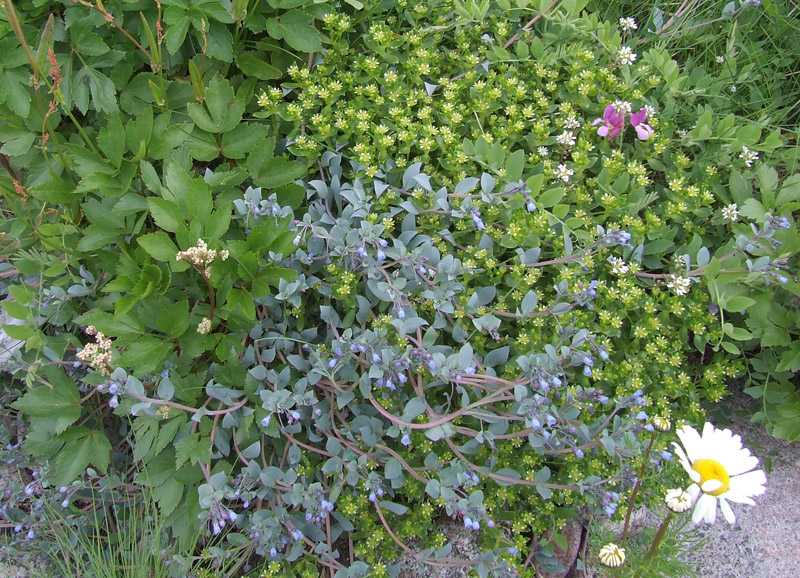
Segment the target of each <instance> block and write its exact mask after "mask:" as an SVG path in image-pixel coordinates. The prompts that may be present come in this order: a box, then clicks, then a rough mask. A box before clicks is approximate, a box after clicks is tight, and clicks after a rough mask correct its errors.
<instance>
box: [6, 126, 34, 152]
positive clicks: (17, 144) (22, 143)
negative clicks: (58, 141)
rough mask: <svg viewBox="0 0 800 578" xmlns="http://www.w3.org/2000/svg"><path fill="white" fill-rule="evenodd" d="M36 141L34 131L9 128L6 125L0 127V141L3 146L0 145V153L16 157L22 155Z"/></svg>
mask: <svg viewBox="0 0 800 578" xmlns="http://www.w3.org/2000/svg"><path fill="white" fill-rule="evenodd" d="M35 141H36V133H33V132H30V131H27V130H22V129H11V128H7V127H0V142H2V144H3V146H2V147H0V153H2V154H4V155H6V156H9V157H16V156H20V155H24V154H25V153H27V152H28V151H29V150H31V147H32V146H33V143H34V142H35Z"/></svg>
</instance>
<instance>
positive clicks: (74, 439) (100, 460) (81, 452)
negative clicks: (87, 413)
mask: <svg viewBox="0 0 800 578" xmlns="http://www.w3.org/2000/svg"><path fill="white" fill-rule="evenodd" d="M58 439H59V440H61V441H63V442H64V449H62V450H61V451H60V452H59V454H58V458H57V459H56V479H55V485H57V486H66V485H67V484H69V483H70V482H72V481H73V480H75V478H77V477H78V476H79V475H80V474H81V472H82V471H83V470H84V469H85V468H86V466H88V465H89V464H90V463H91V464H93V465H94V466H95V467H96V468H97V469H99V470H100V471H101V472H105V471H106V469H107V468H108V462H109V457H110V453H111V443H110V442H109V441H108V438H106V436H105V434H104V433H103V432H102V431H97V430H90V429H89V428H85V427H73V428H70V429H68V430H67V431H65V432H64V433H63V434H61V435H60V436H58Z"/></svg>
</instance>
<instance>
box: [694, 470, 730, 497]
mask: <svg viewBox="0 0 800 578" xmlns="http://www.w3.org/2000/svg"><path fill="white" fill-rule="evenodd" d="M698 475H699V474H698ZM723 485H724V484H723V483H722V482H720V481H719V480H715V479H713V478H712V479H710V480H706V481H705V482H703V484H702V485H701V486H700V489H702V490H703V491H704V492H706V493H708V494H710V493H711V492H716V491H717V490H719V489H720V488H721V487H722V486H723Z"/></svg>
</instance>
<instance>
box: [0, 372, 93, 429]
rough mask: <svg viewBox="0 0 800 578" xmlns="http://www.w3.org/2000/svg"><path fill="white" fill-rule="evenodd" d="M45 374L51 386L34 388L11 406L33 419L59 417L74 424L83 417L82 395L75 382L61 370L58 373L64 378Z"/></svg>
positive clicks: (50, 373)
mask: <svg viewBox="0 0 800 578" xmlns="http://www.w3.org/2000/svg"><path fill="white" fill-rule="evenodd" d="M44 373H45V377H46V378H47V379H48V383H49V384H50V386H46V385H38V386H36V387H34V388H33V389H31V390H30V391H28V393H26V394H25V395H23V396H22V397H21V398H20V399H18V400H17V401H15V402H14V403H13V404H11V405H12V407H14V408H15V409H18V410H20V411H21V412H23V413H25V414H27V415H29V416H31V417H43V418H55V417H58V418H60V419H62V420H67V421H68V422H69V423H73V422H74V421H76V420H77V419H78V418H80V417H81V395H80V392H78V388H77V386H76V385H75V382H74V381H72V379H70V378H69V377H67V376H66V375H65V374H64V373H63V372H61V371H60V370H58V373H60V374H61V375H62V376H63V377H60V376H58V375H57V374H56V373H55V372H52V371H46V372H44Z"/></svg>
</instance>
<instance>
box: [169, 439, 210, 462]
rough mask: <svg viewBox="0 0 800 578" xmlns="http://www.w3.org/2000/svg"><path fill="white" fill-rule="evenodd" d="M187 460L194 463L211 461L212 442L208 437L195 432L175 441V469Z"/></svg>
mask: <svg viewBox="0 0 800 578" xmlns="http://www.w3.org/2000/svg"><path fill="white" fill-rule="evenodd" d="M187 461H191V463H192V464H196V463H197V462H200V463H203V464H207V463H209V462H210V461H211V442H210V441H209V439H208V438H204V437H202V436H201V435H200V434H199V433H194V434H191V435H188V436H186V437H182V438H181V439H179V440H178V441H177V442H175V469H176V470H177V469H179V468H180V467H181V466H182V465H183V464H185V463H186V462H187Z"/></svg>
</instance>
